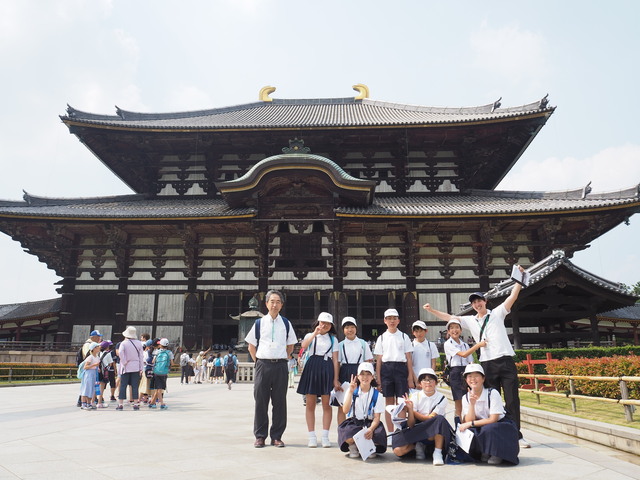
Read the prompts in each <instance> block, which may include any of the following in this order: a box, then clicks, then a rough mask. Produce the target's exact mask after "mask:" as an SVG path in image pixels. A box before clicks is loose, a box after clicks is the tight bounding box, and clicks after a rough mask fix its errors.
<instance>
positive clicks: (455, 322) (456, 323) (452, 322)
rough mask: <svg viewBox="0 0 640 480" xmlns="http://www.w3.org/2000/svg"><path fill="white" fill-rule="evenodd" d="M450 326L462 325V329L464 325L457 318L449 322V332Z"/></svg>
mask: <svg viewBox="0 0 640 480" xmlns="http://www.w3.org/2000/svg"><path fill="white" fill-rule="evenodd" d="M449 325H460V328H462V323H460V320H458V319H457V318H452V319H451V320H449V321H448V322H447V327H446V328H447V330H449Z"/></svg>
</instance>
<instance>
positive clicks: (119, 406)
mask: <svg viewBox="0 0 640 480" xmlns="http://www.w3.org/2000/svg"><path fill="white" fill-rule="evenodd" d="M116 410H124V407H123V406H122V405H118V406H117V407H116Z"/></svg>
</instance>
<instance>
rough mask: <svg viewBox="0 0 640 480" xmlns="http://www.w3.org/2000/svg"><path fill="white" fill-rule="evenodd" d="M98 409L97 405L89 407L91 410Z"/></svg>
mask: <svg viewBox="0 0 640 480" xmlns="http://www.w3.org/2000/svg"><path fill="white" fill-rule="evenodd" d="M97 408H98V407H96V406H95V405H89V410H96V409H97Z"/></svg>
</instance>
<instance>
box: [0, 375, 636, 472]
mask: <svg viewBox="0 0 640 480" xmlns="http://www.w3.org/2000/svg"><path fill="white" fill-rule="evenodd" d="M78 389H79V386H78V385H77V384H67V385H46V386H26V387H15V388H11V387H7V388H0V432H1V433H0V480H4V479H46V480H54V479H64V480H71V479H76V478H77V479H83V480H87V479H91V480H98V479H128V478H153V479H154V480H163V479H172V480H176V479H183V478H184V479H194V480H196V479H205V478H206V479H210V478H226V479H233V480H235V479H254V478H255V479H258V478H259V479H279V478H292V477H296V478H304V479H305V480H313V479H325V478H326V479H338V478H340V479H342V478H347V479H350V480H356V479H365V478H366V479H385V480H391V479H395V478H398V477H401V478H413V477H418V476H428V477H429V479H440V478H447V479H450V478H452V477H460V478H482V479H489V480H494V479H496V480H497V479H507V478H509V479H510V478H518V479H519V480H526V479H535V480H542V479H544V480H553V479H563V480H567V479H581V480H607V479H615V480H625V479H632V478H633V479H640V466H638V465H634V464H633V463H628V462H625V461H622V460H620V459H618V458H615V457H614V456H611V455H608V454H606V453H602V452H598V451H594V450H591V449H588V448H586V447H584V446H576V445H573V444H570V443H566V441H565V440H559V439H558V438H556V437H551V436H549V435H547V434H546V433H542V432H539V431H533V430H525V431H524V434H525V437H526V438H527V439H528V440H529V441H530V442H531V444H532V448H530V449H527V450H522V451H521V452H520V465H518V466H497V467H493V466H489V465H485V464H483V465H474V464H465V465H445V466H441V467H433V466H432V465H431V464H430V463H422V462H421V463H418V462H417V461H416V460H415V459H411V460H404V461H403V460H399V459H397V458H396V457H395V456H394V455H393V454H392V453H390V452H387V453H386V454H384V455H383V456H382V457H380V458H375V459H371V460H368V461H367V462H363V461H362V460H360V459H349V458H347V457H346V456H345V454H343V453H342V452H340V451H339V450H338V449H337V448H336V447H335V446H334V447H332V448H327V449H323V448H317V449H315V450H314V449H309V448H307V447H306V440H307V433H306V427H305V422H304V409H303V407H302V399H301V397H300V396H299V395H297V394H295V393H294V390H293V389H290V390H289V398H288V399H289V417H288V418H289V423H288V427H287V431H286V432H285V436H284V438H283V440H284V441H285V443H286V444H287V448H284V449H277V448H274V447H269V446H268V447H266V448H263V449H255V448H253V440H254V439H253V435H252V425H253V395H252V389H253V385H251V384H238V385H234V387H233V389H232V390H231V391H229V390H227V388H226V386H225V385H209V384H205V385H180V383H179V380H178V379H177V378H170V379H169V393H168V394H167V397H166V401H167V404H168V405H169V406H170V408H169V409H168V410H150V409H149V408H147V407H141V410H140V411H133V410H131V408H130V407H129V408H127V407H125V410H124V411H115V409H114V405H113V404H112V405H111V407H110V408H108V409H104V410H93V411H83V410H80V409H79V408H77V407H76V406H75V403H76V399H77V392H78ZM317 415H318V418H319V416H320V410H319V409H318V411H317ZM334 427H335V425H334ZM334 432H335V428H334V429H333V433H332V436H331V439H332V441H334V442H335V440H336V435H335V433H334Z"/></svg>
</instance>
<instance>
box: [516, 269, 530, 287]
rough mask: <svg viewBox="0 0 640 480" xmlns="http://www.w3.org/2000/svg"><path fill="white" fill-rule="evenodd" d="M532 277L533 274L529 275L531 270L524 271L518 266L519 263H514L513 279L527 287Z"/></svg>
mask: <svg viewBox="0 0 640 480" xmlns="http://www.w3.org/2000/svg"><path fill="white" fill-rule="evenodd" d="M530 278H531V275H529V272H527V271H526V270H525V271H524V272H521V271H520V269H519V268H518V265H514V266H513V269H511V280H513V281H514V282H517V283H519V284H520V285H522V286H523V287H526V286H527V285H529V279H530Z"/></svg>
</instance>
